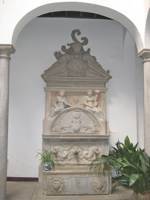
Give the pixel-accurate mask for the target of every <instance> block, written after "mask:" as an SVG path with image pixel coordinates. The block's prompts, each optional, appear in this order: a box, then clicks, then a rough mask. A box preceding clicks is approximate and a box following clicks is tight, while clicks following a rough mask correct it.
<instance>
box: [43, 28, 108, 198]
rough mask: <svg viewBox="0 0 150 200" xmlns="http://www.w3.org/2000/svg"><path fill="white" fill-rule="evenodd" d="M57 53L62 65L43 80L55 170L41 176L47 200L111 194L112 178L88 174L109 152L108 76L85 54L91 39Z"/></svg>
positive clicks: (46, 133)
mask: <svg viewBox="0 0 150 200" xmlns="http://www.w3.org/2000/svg"><path fill="white" fill-rule="evenodd" d="M76 35H80V31H79V30H74V31H72V35H71V36H72V39H73V43H71V44H69V48H68V49H67V48H66V47H65V46H62V48H61V49H62V52H56V53H55V57H56V59H57V62H56V63H54V64H53V65H52V66H51V67H49V68H48V69H47V70H46V71H45V72H44V74H43V75H42V77H43V79H44V80H45V82H46V84H47V85H46V89H45V92H46V109H45V119H44V128H43V150H50V151H51V152H53V154H54V159H55V161H56V168H55V169H54V170H52V171H51V172H48V173H46V172H44V171H41V172H40V174H41V176H40V183H41V188H42V189H43V192H44V194H45V196H49V195H58V194H59V195H81V194H82V195H83V194H89V195H91V194H109V193H110V192H111V177H110V174H105V175H101V176H97V174H94V173H93V174H92V173H91V172H90V171H89V167H90V164H91V162H93V160H95V159H96V158H97V157H99V156H101V155H102V154H108V152H109V134H108V132H107V117H106V83H107V81H108V80H109V79H110V78H111V76H110V75H109V72H108V71H105V70H104V69H103V67H102V66H101V65H100V64H99V63H98V62H97V61H96V58H95V57H94V56H91V55H90V50H87V51H85V50H84V48H83V46H84V45H86V44H87V42H88V40H87V38H81V41H79V40H78V39H77V38H76Z"/></svg>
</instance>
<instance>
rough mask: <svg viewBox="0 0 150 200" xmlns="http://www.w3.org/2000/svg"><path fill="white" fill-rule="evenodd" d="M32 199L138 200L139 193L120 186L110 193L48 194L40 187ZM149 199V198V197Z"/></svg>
mask: <svg viewBox="0 0 150 200" xmlns="http://www.w3.org/2000/svg"><path fill="white" fill-rule="evenodd" d="M32 200H138V198H137V195H136V194H135V193H134V192H133V191H132V190H127V189H125V188H122V187H118V188H117V189H116V190H115V191H114V192H113V193H112V194H109V195H66V196H61V195H57V196H47V195H44V194H43V192H42V190H41V189H40V188H39V189H37V190H35V192H34V194H33V198H32ZM147 200H148V199H147Z"/></svg>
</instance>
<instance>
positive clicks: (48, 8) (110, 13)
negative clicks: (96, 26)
mask: <svg viewBox="0 0 150 200" xmlns="http://www.w3.org/2000/svg"><path fill="white" fill-rule="evenodd" d="M65 10H66V11H67V10H69V11H81V12H91V13H96V14H100V15H104V16H106V17H109V18H112V19H114V20H115V21H117V22H119V23H120V24H121V25H122V26H124V27H125V28H126V29H127V30H128V31H129V33H130V34H131V37H132V38H133V40H134V41H135V44H136V47H137V52H139V51H140V50H142V49H143V42H142V36H141V35H140V33H139V31H138V29H137V27H136V26H135V25H134V24H133V22H132V21H131V20H130V19H129V18H127V16H125V15H123V14H122V13H120V12H118V11H117V10H115V9H112V8H110V7H104V6H100V5H97V4H89V3H81V2H80V3H79V2H64V3H58V2H57V3H49V4H45V5H42V6H37V7H36V8H34V9H33V10H30V11H29V12H27V13H26V14H25V15H23V16H21V18H20V19H18V21H17V23H16V24H15V26H14V29H13V32H12V35H11V44H13V45H14V46H15V43H16V40H17V37H18V35H19V33H20V32H21V30H22V29H23V28H24V26H25V25H26V24H28V23H29V22H30V21H31V20H32V19H34V18H36V17H37V16H39V15H42V14H45V13H47V12H56V11H65Z"/></svg>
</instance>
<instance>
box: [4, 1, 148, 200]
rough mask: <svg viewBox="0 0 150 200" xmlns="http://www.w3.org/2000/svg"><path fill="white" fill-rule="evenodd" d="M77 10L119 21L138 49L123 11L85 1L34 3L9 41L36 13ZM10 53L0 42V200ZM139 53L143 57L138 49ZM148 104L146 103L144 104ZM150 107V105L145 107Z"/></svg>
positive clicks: (133, 28)
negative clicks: (35, 4)
mask: <svg viewBox="0 0 150 200" xmlns="http://www.w3.org/2000/svg"><path fill="white" fill-rule="evenodd" d="M64 9H65V10H66V9H69V10H80V11H86V12H93V13H97V14H101V15H105V16H107V17H110V18H112V19H114V20H116V21H118V22H119V23H120V24H122V25H123V26H124V27H125V28H127V30H128V31H129V32H130V33H131V35H132V37H133V38H134V40H135V43H136V46H137V49H138V51H139V50H141V49H142V48H143V44H142V40H141V36H140V34H139V32H138V30H137V28H136V26H135V25H134V24H133V23H132V22H131V21H130V20H129V19H128V18H127V17H126V16H125V15H123V14H121V13H119V12H118V11H117V10H113V9H112V8H109V7H104V6H100V5H96V4H89V3H88V4H86V3H69V2H68V3H54V4H45V5H41V6H37V7H35V8H34V9H32V10H30V11H28V12H27V13H25V14H24V15H23V16H20V18H19V19H18V21H17V23H15V24H14V27H13V29H12V31H13V32H12V33H11V34H10V35H11V37H10V38H11V41H12V44H15V41H16V39H17V36H18V34H19V33H20V31H21V30H22V29H23V27H24V26H25V25H26V24H27V23H28V22H30V21H31V20H32V19H33V18H35V17H37V16H38V15H41V14H44V13H45V12H47V11H49V12H50V11H60V10H64ZM12 52H13V47H12V46H11V45H0V68H1V70H0V79H1V82H0V90H1V92H2V94H3V95H2V96H1V97H0V105H1V106H0V128H1V133H0V139H1V140H0V152H1V154H0V163H1V164H0V199H2V200H4V199H5V195H6V174H7V134H8V81H9V76H8V74H9V59H10V54H11V53H12ZM140 55H142V56H144V55H145V54H144V53H143V52H142V53H141V54H140ZM148 106H149V105H148ZM148 109H149V110H150V108H149V107H148Z"/></svg>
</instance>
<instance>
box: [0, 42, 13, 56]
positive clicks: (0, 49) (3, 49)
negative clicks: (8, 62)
mask: <svg viewBox="0 0 150 200" xmlns="http://www.w3.org/2000/svg"><path fill="white" fill-rule="evenodd" d="M14 52H15V48H14V47H13V45H11V44H0V58H10V55H11V54H12V53H14Z"/></svg>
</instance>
